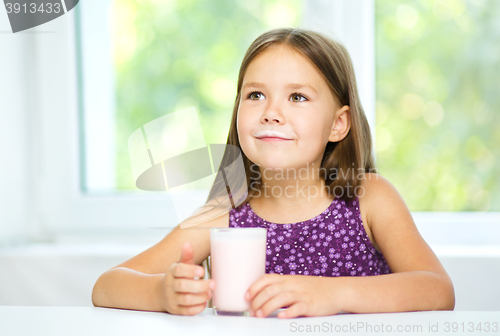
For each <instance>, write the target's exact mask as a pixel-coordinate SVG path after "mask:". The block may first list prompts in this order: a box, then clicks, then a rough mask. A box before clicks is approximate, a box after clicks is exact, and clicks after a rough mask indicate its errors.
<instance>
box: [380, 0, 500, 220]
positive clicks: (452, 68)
mask: <svg viewBox="0 0 500 336" xmlns="http://www.w3.org/2000/svg"><path fill="white" fill-rule="evenodd" d="M375 8H376V90H377V95H376V96H377V108H376V124H377V129H376V134H377V155H378V159H377V162H378V165H379V168H380V173H381V174H382V175H383V176H386V177H387V178H388V179H389V180H390V181H391V182H392V183H394V184H395V185H396V187H397V188H398V190H399V191H400V193H401V194H402V196H403V198H404V199H405V201H406V202H407V205H408V207H409V208H410V210H414V211H432V210H434V211H472V210H478V211H486V210H494V211H499V210H500V176H499V175H500V170H499V169H498V164H499V160H498V158H499V154H500V127H499V126H500V116H499V113H498V110H499V107H500V94H499V92H500V90H499V89H500V80H499V78H500V67H499V61H500V1H496V0H489V1H488V0H485V1H478V0H476V1H472V0H469V1H465V0H439V1H431V0H405V1H390V0H377V1H376V7H375Z"/></svg>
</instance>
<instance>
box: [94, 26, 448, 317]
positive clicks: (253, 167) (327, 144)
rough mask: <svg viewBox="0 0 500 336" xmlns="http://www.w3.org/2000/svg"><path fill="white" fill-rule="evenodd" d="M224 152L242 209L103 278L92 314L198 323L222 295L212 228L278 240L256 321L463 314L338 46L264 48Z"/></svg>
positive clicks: (260, 288) (246, 74) (283, 35)
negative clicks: (177, 317) (212, 269)
mask: <svg viewBox="0 0 500 336" xmlns="http://www.w3.org/2000/svg"><path fill="white" fill-rule="evenodd" d="M227 143H228V144H230V145H234V146H236V147H238V148H239V149H241V151H242V157H243V162H244V166H245V173H246V179H247V182H248V184H247V185H248V194H247V195H248V196H247V197H246V199H245V200H244V202H243V203H242V204H241V205H239V206H238V207H236V208H234V209H231V210H230V211H229V213H227V212H226V213H225V214H224V215H218V217H216V218H213V219H211V220H209V221H207V222H205V223H203V224H199V225H198V226H197V227H196V229H181V228H180V226H177V227H176V228H175V229H174V230H173V231H172V232H171V233H169V234H168V235H167V236H166V237H165V238H164V239H163V240H162V241H160V242H159V243H158V244H156V245H154V246H153V247H151V248H149V249H148V250H146V251H144V252H142V253H141V254H139V255H137V256H135V257H133V258H132V259H130V260H128V261H126V262H124V263H122V264H121V265H118V266H116V267H114V268H112V269H111V270H109V271H107V272H105V273H104V274H103V275H101V277H100V278H99V279H98V280H97V282H96V284H95V286H94V290H93V293H92V300H93V303H94V305H95V306H103V307H117V308H128V309H138V310H153V311H166V312H168V313H171V314H181V315H195V314H198V313H200V312H201V311H203V310H204V309H205V307H206V305H207V301H208V300H210V298H211V296H212V290H213V289H214V288H215V286H216V285H217V284H216V283H215V282H214V280H209V279H201V277H203V276H204V273H205V270H204V268H203V267H202V266H200V265H201V263H202V262H203V260H205V259H206V258H207V257H208V255H209V253H210V240H209V228H211V227H228V226H229V227H252V226H253V227H266V228H267V229H268V242H267V261H266V274H265V275H264V276H262V277H261V278H260V279H258V280H257V281H256V282H255V283H254V284H253V285H252V286H251V287H250V288H249V290H248V292H247V294H246V299H247V300H249V301H250V303H251V310H250V313H251V315H253V316H257V317H265V316H268V315H269V314H270V313H272V312H273V311H275V310H277V309H279V308H282V307H288V309H287V310H283V311H281V312H280V313H279V314H278V317H280V318H291V317H297V316H322V315H331V314H336V313H338V312H339V311H346V312H353V313H369V312H398V311H417V310H438V309H439V310H452V309H453V308H454V306H455V296H454V290H453V285H452V282H451V280H450V278H449V277H448V275H447V273H446V271H445V270H444V269H443V267H442V265H441V264H440V262H439V260H438V258H437V257H436V256H435V255H434V253H433V252H432V250H431V249H430V248H429V246H428V245H427V244H426V243H425V241H424V240H423V239H422V237H421V236H420V234H419V232H418V231H417V228H416V227H415V224H414V222H413V220H412V217H411V214H410V212H409V210H408V208H407V207H406V205H405V203H404V201H403V200H402V199H401V197H400V195H399V194H398V192H397V191H396V189H395V188H394V187H393V186H392V184H390V183H389V182H388V181H387V180H386V179H384V178H383V177H381V176H380V175H378V174H376V173H374V171H375V167H374V160H373V158H372V148H371V135H370V130H369V127H368V123H367V120H366V117H365V115H364V111H363V109H362V107H361V104H360V101H359V97H358V93H357V88H356V82H355V78H354V71H353V67H352V64H351V61H350V58H349V56H348V54H347V52H346V50H345V48H344V47H343V46H342V45H340V44H339V43H337V42H335V41H332V40H331V39H329V38H328V37H326V36H323V35H322V34H319V33H316V32H313V31H308V30H299V29H276V30H271V31H269V32H266V33H264V34H263V35H261V36H260V37H258V38H257V39H256V40H255V41H254V42H253V43H252V45H251V46H250V48H249V49H248V51H247V53H246V55H245V57H244V59H243V62H242V65H241V68H240V72H239V78H238V86H237V96H236V101H235V104H234V109H233V116H232V121H231V126H230V131H229V136H228V141H227ZM228 147H230V146H228ZM223 161H224V160H223ZM214 190H215V188H213V189H212V192H211V197H209V199H212V200H213V199H214V196H213V195H214ZM215 194H217V193H215ZM207 203H208V202H207ZM214 211H215V210H214ZM212 217H214V216H212ZM179 255H180V256H179Z"/></svg>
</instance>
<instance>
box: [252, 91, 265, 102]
mask: <svg viewBox="0 0 500 336" xmlns="http://www.w3.org/2000/svg"><path fill="white" fill-rule="evenodd" d="M263 97H264V95H263V94H262V92H258V91H254V92H252V93H250V94H249V95H248V98H250V99H252V100H261V99H263Z"/></svg>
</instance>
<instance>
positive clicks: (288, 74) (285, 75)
mask: <svg viewBox="0 0 500 336" xmlns="http://www.w3.org/2000/svg"><path fill="white" fill-rule="evenodd" d="M253 81H271V82H280V81H282V82H283V81H284V82H290V83H300V84H310V85H313V86H315V87H318V88H319V87H323V88H325V87H326V88H328V84H327V83H326V81H325V79H324V76H323V74H322V73H321V72H320V71H319V69H318V68H317V67H316V66H315V65H314V63H313V62H312V61H311V60H309V59H308V58H307V57H305V56H304V55H302V54H301V53H300V52H299V51H297V50H296V49H294V48H292V47H290V46H287V45H284V44H278V45H273V46H270V47H268V48H267V49H266V50H264V51H263V52H262V53H261V54H259V55H258V56H256V57H255V58H254V59H253V60H252V61H251V62H250V64H249V65H248V68H247V70H246V72H245V76H244V78H243V85H244V84H245V83H247V82H253Z"/></svg>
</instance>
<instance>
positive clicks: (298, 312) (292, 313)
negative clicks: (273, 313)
mask: <svg viewBox="0 0 500 336" xmlns="http://www.w3.org/2000/svg"><path fill="white" fill-rule="evenodd" d="M299 316H307V307H306V304H305V303H304V302H297V303H295V304H293V305H291V306H290V307H289V308H288V309H287V310H283V311H280V312H279V313H278V318H283V319H286V318H293V317H299Z"/></svg>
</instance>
